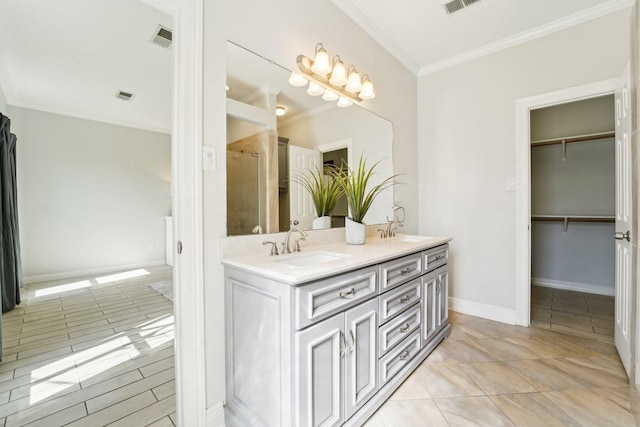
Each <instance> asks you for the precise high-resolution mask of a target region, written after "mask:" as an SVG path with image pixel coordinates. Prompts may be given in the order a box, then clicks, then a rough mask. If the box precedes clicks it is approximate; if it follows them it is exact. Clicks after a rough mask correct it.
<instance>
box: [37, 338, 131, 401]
mask: <svg viewBox="0 0 640 427" xmlns="http://www.w3.org/2000/svg"><path fill="white" fill-rule="evenodd" d="M130 344H131V340H130V339H129V338H128V337H119V338H117V339H115V340H111V341H108V342H106V343H103V344H100V345H98V346H95V347H92V348H89V349H87V350H85V351H81V352H79V353H74V354H73V355H72V356H69V357H66V358H64V359H61V360H58V361H56V362H54V363H51V364H48V365H45V366H43V367H41V368H38V369H34V370H33V371H32V372H31V381H32V382H37V384H34V385H33V386H32V387H31V392H30V394H29V396H30V398H29V404H30V405H33V404H36V403H38V402H40V401H42V400H44V399H47V398H49V397H51V396H53V395H55V394H57V393H58V392H60V391H63V390H65V389H67V388H69V387H74V386H78V384H79V382H80V381H84V380H86V379H88V378H91V377H93V376H95V375H97V374H100V373H102V372H105V371H107V370H109V369H111V368H113V367H115V366H118V365H119V364H121V363H124V362H127V361H129V360H131V358H133V357H136V356H137V355H139V354H140V353H139V352H138V351H137V350H135V348H133V347H132V346H131V345H130ZM132 350H133V351H132ZM56 373H58V374H57V375H55V374H56ZM52 375H53V376H52Z"/></svg>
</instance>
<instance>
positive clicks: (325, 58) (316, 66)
mask: <svg viewBox="0 0 640 427" xmlns="http://www.w3.org/2000/svg"><path fill="white" fill-rule="evenodd" d="M311 71H313V72H314V73H316V74H318V75H320V76H323V77H326V76H327V74H329V73H330V72H331V64H330V63H329V54H327V51H326V50H324V47H322V43H318V45H317V46H316V57H315V59H314V60H313V65H312V66H311Z"/></svg>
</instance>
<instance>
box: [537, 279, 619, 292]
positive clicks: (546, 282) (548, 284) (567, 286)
mask: <svg viewBox="0 0 640 427" xmlns="http://www.w3.org/2000/svg"><path fill="white" fill-rule="evenodd" d="M531 284H532V285H536V286H542V287H545V288H554V289H564V290H567V291H575V292H586V293H589V294H598V295H608V296H614V295H615V291H616V289H615V288H614V287H609V286H600V285H590V284H588V283H575V282H563V281H561V280H551V279H542V278H539V277H532V278H531Z"/></svg>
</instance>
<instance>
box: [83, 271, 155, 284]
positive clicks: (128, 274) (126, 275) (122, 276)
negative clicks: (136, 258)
mask: <svg viewBox="0 0 640 427" xmlns="http://www.w3.org/2000/svg"><path fill="white" fill-rule="evenodd" d="M147 274H151V273H149V272H148V271H147V270H145V269H144V268H139V269H137V270H130V271H124V272H122V273H118V274H111V275H109V276H102V277H96V279H95V280H96V282H97V283H98V284H99V285H104V284H105V283H111V282H116V281H118V280H126V279H133V278H135V277H140V276H146V275H147Z"/></svg>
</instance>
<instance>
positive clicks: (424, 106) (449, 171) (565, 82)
mask: <svg viewBox="0 0 640 427" xmlns="http://www.w3.org/2000/svg"><path fill="white" fill-rule="evenodd" d="M628 28H629V12H628V11H621V12H618V13H615V14H612V15H609V16H606V17H603V18H600V19H597V20H594V21H590V22H588V23H585V24H582V25H579V26H576V27H573V28H570V29H567V30H564V31H561V32H558V33H554V34H551V35H548V36H546V37H543V38H540V39H537V40H533V41H531V42H528V43H526V44H522V45H519V46H516V47H513V48H510V49H506V50H503V51H500V52H497V53H494V54H492V55H488V56H485V57H482V58H478V59H476V60H473V61H470V62H466V63H463V64H460V65H457V66H455V67H451V68H448V69H445V70H442V71H440V72H437V73H434V74H430V75H427V76H424V77H422V78H420V79H419V81H418V116H419V121H418V133H419V164H420V166H421V167H420V178H419V187H420V232H421V233H424V234H430V235H434V234H435V235H451V236H453V238H454V240H453V242H452V245H451V263H450V269H451V293H450V295H451V296H452V297H453V298H455V299H457V300H460V301H463V302H469V303H470V305H471V306H472V307H475V309H477V310H478V312H477V314H480V312H484V313H485V314H490V313H488V312H490V311H495V312H500V313H502V315H503V318H504V319H505V320H515V302H516V229H515V224H516V192H515V191H507V190H506V179H507V178H508V177H515V176H516V145H515V102H516V100H517V99H520V98H524V97H529V96H532V95H536V94H541V93H547V92H551V91H555V90H559V89H563V88H568V87H573V86H578V85H582V84H586V83H590V82H594V81H599V80H603V79H608V78H613V77H617V76H619V75H621V74H622V71H623V69H624V66H625V64H626V63H627V61H628V57H629V43H628V41H629V33H628ZM480 304H484V305H480ZM487 306H492V307H493V308H490V307H487Z"/></svg>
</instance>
